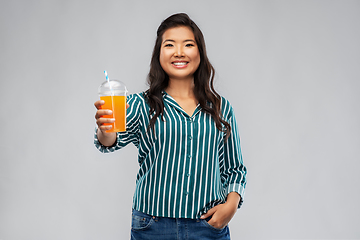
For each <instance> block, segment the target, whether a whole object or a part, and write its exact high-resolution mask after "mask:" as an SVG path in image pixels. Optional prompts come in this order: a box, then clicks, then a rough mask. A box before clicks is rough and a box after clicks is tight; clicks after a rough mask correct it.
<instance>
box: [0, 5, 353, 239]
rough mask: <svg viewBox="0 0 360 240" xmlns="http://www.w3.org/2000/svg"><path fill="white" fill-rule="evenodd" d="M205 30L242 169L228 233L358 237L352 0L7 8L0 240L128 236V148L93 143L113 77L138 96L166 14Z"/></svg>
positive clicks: (1, 8)
mask: <svg viewBox="0 0 360 240" xmlns="http://www.w3.org/2000/svg"><path fill="white" fill-rule="evenodd" d="M175 12H187V13H188V14H189V15H190V17H192V18H193V20H194V21H195V22H196V23H197V24H198V25H199V26H200V28H201V29H202V31H203V33H204V35H205V39H206V43H207V48H208V55H209V58H210V60H211V61H212V63H213V65H214V66H215V69H216V70H217V73H216V87H217V89H218V91H219V93H221V94H222V95H224V96H225V97H226V98H228V99H229V100H230V102H231V103H232V105H233V107H234V109H235V113H236V116H237V119H238V122H239V127H240V134H241V139H242V151H243V156H244V161H245V164H246V166H247V167H248V170H249V175H248V185H247V192H246V197H245V203H244V205H243V207H242V208H241V209H240V210H239V211H238V212H237V214H236V215H235V217H234V218H233V220H232V221H231V223H230V229H231V234H232V237H233V239H281V238H287V239H288V238H307V239H310V238H311V239H320V238H321V239H330V238H333V239H340V238H341V239H345V238H349V239H350V238H360V228H359V223H360V208H359V202H360V193H359V187H360V177H359V176H360V175H359V173H358V171H359V170H358V169H359V167H360V162H359V160H360V159H359V156H360V129H359V126H360V124H359V123H360V111H359V100H360V97H359V96H360V92H359V89H360V84H359V78H360V70H359V69H360V68H359V66H360V45H359V43H360V1H348V0H345V1H206V0H203V1H185V0H184V1H176V2H171V1H115V0H105V1H104V0H102V1H85V0H44V1H26V0H11V1H4V0H2V1H1V2H0V34H1V38H0V40H1V45H0V64H1V65H0V66H1V69H0V70H1V71H0V79H1V88H0V126H1V133H0V134H1V135H0V156H1V161H0V164H1V165H0V239H1V240H23V239H24V240H28V239H36V240H42V239H66V240H67V239H75V240H79V239H84V240H92V239H128V238H129V232H130V218H131V216H130V215H131V203H132V194H133V191H134V186H135V177H136V173H137V167H138V166H137V156H136V153H137V151H136V148H135V147H134V146H133V145H132V146H129V147H127V148H125V149H123V150H122V151H119V152H117V153H115V154H110V155H105V154H101V153H100V152H98V151H97V150H96V149H95V147H94V146H93V130H94V127H95V121H94V114H95V108H94V106H93V103H94V102H95V101H96V100H97V99H98V96H97V88H98V86H99V85H100V83H101V82H103V81H104V80H105V78H104V75H103V71H104V70H107V71H108V73H109V76H110V78H117V79H120V80H122V81H124V82H126V84H127V86H128V89H129V90H130V92H131V93H135V92H140V91H143V90H145V89H146V87H147V85H146V83H145V79H146V75H147V72H148V70H149V62H150V57H151V52H152V48H153V44H154V41H155V33H156V29H157V27H158V25H159V24H160V22H161V21H162V20H163V19H165V18H166V17H167V16H169V15H171V14H173V13H175Z"/></svg>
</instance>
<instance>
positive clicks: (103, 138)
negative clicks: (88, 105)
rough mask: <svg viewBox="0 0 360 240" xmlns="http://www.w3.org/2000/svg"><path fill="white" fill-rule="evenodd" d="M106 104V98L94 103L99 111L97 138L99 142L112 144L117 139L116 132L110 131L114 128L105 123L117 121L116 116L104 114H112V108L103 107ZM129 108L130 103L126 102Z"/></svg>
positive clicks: (107, 144) (97, 112)
mask: <svg viewBox="0 0 360 240" xmlns="http://www.w3.org/2000/svg"><path fill="white" fill-rule="evenodd" d="M104 104H105V101H104V100H98V101H96V102H95V103H94V105H95V107H96V109H97V111H96V114H95V119H96V124H97V125H98V131H97V138H98V140H99V142H100V143H101V144H102V145H104V146H112V145H113V144H114V143H115V141H116V133H115V132H109V133H107V132H106V131H107V130H110V129H111V128H112V126H111V125H104V123H113V122H115V119H114V118H104V117H103V116H104V115H111V114H112V111H111V110H110V109H102V108H101V106H102V105H104ZM127 108H129V104H126V109H127Z"/></svg>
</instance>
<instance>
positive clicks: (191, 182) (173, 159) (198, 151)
mask: <svg viewBox="0 0 360 240" xmlns="http://www.w3.org/2000/svg"><path fill="white" fill-rule="evenodd" d="M127 101H128V103H129V105H130V107H129V108H128V109H127V131H126V132H123V133H117V140H116V142H115V144H114V145H113V146H111V147H105V146H103V145H101V143H100V142H99V141H98V139H97V136H96V134H95V140H94V143H95V145H96V147H97V148H98V149H99V150H100V151H101V152H103V153H109V152H114V151H115V150H118V149H121V148H122V147H124V146H126V145H127V144H129V143H131V142H132V143H133V144H134V145H135V146H136V147H137V148H138V149H139V154H138V162H139V166H140V168H139V172H138V174H137V180H136V189H135V193H134V197H133V208H134V209H136V210H138V211H141V212H144V213H147V214H149V215H153V216H159V217H171V218H193V219H195V218H199V217H200V216H201V215H202V214H203V213H205V212H206V211H207V210H209V209H210V208H212V207H213V206H215V205H217V204H220V203H224V202H225V201H226V196H227V195H228V194H229V193H230V192H237V193H239V194H240V196H241V202H240V203H239V207H240V206H241V204H242V201H243V198H244V189H245V185H246V168H245V166H244V165H243V160H242V155H241V150H240V137H239V134H238V127H237V123H236V119H235V115H234V112H233V108H232V107H231V105H230V103H229V102H228V101H227V100H226V99H225V98H222V99H221V112H222V116H223V118H224V120H225V121H227V122H228V123H229V124H230V126H231V135H230V137H229V138H228V140H227V141H226V142H224V133H223V132H221V131H219V130H218V129H217V128H216V126H215V122H214V120H213V119H212V117H211V115H210V114H208V113H205V112H204V111H201V107H200V105H198V106H197V108H196V109H195V111H194V113H193V115H192V116H189V115H188V114H187V113H186V112H185V111H184V110H183V109H182V108H181V107H180V106H179V105H178V104H177V103H176V101H175V100H174V99H173V98H172V97H171V96H170V95H168V94H167V93H166V92H163V101H164V105H165V108H164V112H165V113H164V121H163V120H161V117H158V118H157V120H156V123H155V134H153V132H152V130H151V131H149V132H147V127H148V125H149V109H150V108H149V105H148V104H147V102H146V100H145V99H144V96H143V93H140V94H132V95H130V96H128V98H127Z"/></svg>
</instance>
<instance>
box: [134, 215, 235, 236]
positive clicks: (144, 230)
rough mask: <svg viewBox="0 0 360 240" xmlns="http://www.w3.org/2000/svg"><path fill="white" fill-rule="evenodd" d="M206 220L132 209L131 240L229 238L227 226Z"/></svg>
mask: <svg viewBox="0 0 360 240" xmlns="http://www.w3.org/2000/svg"><path fill="white" fill-rule="evenodd" d="M207 220H208V219H207ZM207 220H205V219H187V218H165V217H154V216H150V215H147V214H145V213H142V212H139V211H136V210H134V209H133V212H132V222H131V240H150V239H151V240H153V239H154V240H172V239H174V240H191V239H194V240H213V239H218V240H230V231H229V227H228V226H226V227H224V228H222V229H217V228H215V227H213V226H211V225H210V224H209V223H208V222H207Z"/></svg>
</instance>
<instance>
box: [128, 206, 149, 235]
mask: <svg viewBox="0 0 360 240" xmlns="http://www.w3.org/2000/svg"><path fill="white" fill-rule="evenodd" d="M153 222H154V219H153V218H152V217H151V216H150V215H147V214H145V213H142V212H139V211H136V210H135V209H133V213H132V220H131V229H133V230H146V229H148V228H149V227H150V226H151V224H152V223H153Z"/></svg>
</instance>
